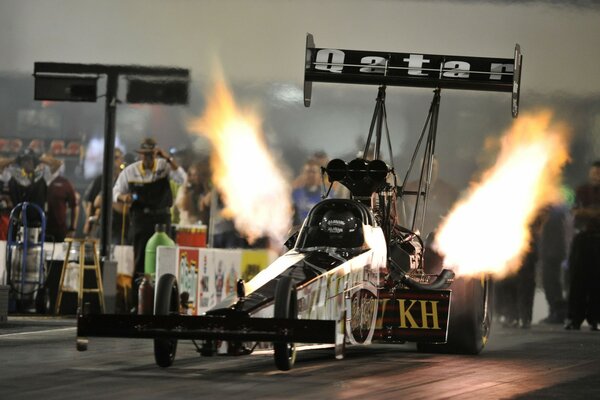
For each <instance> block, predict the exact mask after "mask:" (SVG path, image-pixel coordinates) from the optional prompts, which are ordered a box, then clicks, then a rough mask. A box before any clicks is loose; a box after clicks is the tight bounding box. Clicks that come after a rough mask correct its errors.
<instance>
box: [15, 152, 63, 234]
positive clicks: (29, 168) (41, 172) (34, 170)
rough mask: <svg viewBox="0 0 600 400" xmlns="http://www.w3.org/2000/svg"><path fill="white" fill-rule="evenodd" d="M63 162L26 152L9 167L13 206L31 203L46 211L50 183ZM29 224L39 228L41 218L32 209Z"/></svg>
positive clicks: (28, 218)
mask: <svg viewBox="0 0 600 400" xmlns="http://www.w3.org/2000/svg"><path fill="white" fill-rule="evenodd" d="M61 165H62V161H59V160H56V159H54V158H52V157H50V156H42V157H38V156H37V154H36V153H35V152H34V151H33V150H31V149H26V150H24V151H23V152H22V153H21V154H19V156H18V157H17V158H16V159H15V160H14V162H13V163H12V164H11V165H10V166H9V167H8V172H7V174H8V175H7V176H6V178H5V179H7V180H8V192H9V196H10V200H11V202H12V204H13V205H15V206H16V205H17V204H19V203H22V202H30V203H33V204H36V205H38V206H39V207H40V208H41V209H42V210H44V209H45V205H46V195H47V191H48V183H49V182H50V179H51V177H52V174H53V173H55V172H56V171H57V170H58V168H60V166H61ZM27 224H28V225H29V226H39V224H40V216H39V214H38V213H37V212H36V211H35V210H33V209H31V210H28V212H27Z"/></svg>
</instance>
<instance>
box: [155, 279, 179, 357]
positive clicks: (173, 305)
mask: <svg viewBox="0 0 600 400" xmlns="http://www.w3.org/2000/svg"><path fill="white" fill-rule="evenodd" d="M178 313H179V287H178V286H177V279H175V276H174V275H171V274H165V275H163V276H161V277H160V279H159V281H158V285H157V288H156V306H155V308H154V315H171V314H178ZM176 353H177V339H164V338H160V339H154V360H155V361H156V364H157V365H158V366H159V367H162V368H167V367H170V366H171V365H172V364H173V361H175V354H176Z"/></svg>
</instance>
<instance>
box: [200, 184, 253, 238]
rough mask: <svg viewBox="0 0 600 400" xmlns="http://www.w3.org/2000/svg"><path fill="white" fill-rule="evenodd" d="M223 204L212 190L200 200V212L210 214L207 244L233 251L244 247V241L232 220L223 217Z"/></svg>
mask: <svg viewBox="0 0 600 400" xmlns="http://www.w3.org/2000/svg"><path fill="white" fill-rule="evenodd" d="M224 208H225V204H224V203H223V199H222V198H221V195H220V194H219V192H218V191H217V189H212V190H211V191H210V192H208V193H207V194H205V195H204V196H203V197H202V199H201V200H200V211H201V212H206V211H205V210H209V211H208V212H209V213H210V217H209V220H210V225H209V226H208V235H209V244H210V245H211V246H212V247H214V248H222V249H235V248H241V247H245V245H246V241H245V240H244V239H243V238H242V237H241V235H240V234H239V232H238V231H237V230H236V229H235V224H234V222H233V220H232V219H231V218H229V217H226V216H225V215H223V210H224Z"/></svg>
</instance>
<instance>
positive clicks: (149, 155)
mask: <svg viewBox="0 0 600 400" xmlns="http://www.w3.org/2000/svg"><path fill="white" fill-rule="evenodd" d="M137 152H138V153H139V154H140V157H141V160H140V161H137V162H135V163H133V164H131V165H129V166H127V167H126V168H125V169H124V170H123V171H122V172H121V174H120V175H119V177H118V178H117V181H116V182H115V186H114V189H113V201H115V202H119V201H120V202H123V203H127V204H131V208H130V210H131V212H130V216H131V232H132V238H133V253H134V264H135V266H134V268H135V269H134V283H133V288H132V289H133V290H132V294H133V305H134V306H137V286H138V285H139V280H138V279H135V278H136V276H135V275H137V277H140V276H142V275H143V273H144V254H145V247H146V243H147V242H148V239H150V237H151V236H152V235H153V234H154V227H155V225H156V224H165V225H166V226H167V232H168V231H169V228H170V225H171V210H170V209H171V206H172V205H173V194H172V192H171V188H170V179H172V180H174V181H176V182H177V183H179V184H182V183H183V182H184V180H185V172H184V170H183V169H182V168H181V167H179V166H178V165H177V163H176V162H175V160H173V158H172V157H169V155H168V154H167V153H166V152H165V151H164V150H162V149H160V148H159V147H158V146H157V144H156V141H155V140H154V139H151V138H147V139H144V141H142V143H141V145H140V148H139V149H138V150H137Z"/></svg>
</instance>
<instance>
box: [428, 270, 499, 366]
mask: <svg viewBox="0 0 600 400" xmlns="http://www.w3.org/2000/svg"><path fill="white" fill-rule="evenodd" d="M451 289H452V302H451V304H450V320H449V321H448V323H449V326H448V340H447V342H446V343H445V344H439V345H436V344H429V343H418V344H417V349H418V350H419V351H423V352H435V353H454V354H473V355H474V354H479V353H480V352H481V351H482V350H483V348H484V347H485V345H486V343H487V340H488V338H489V336H490V327H491V322H492V307H491V303H490V301H491V299H492V296H491V290H492V282H491V278H490V277H488V276H484V275H482V276H481V277H478V278H458V279H456V280H455V281H454V283H453V284H452V286H451Z"/></svg>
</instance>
